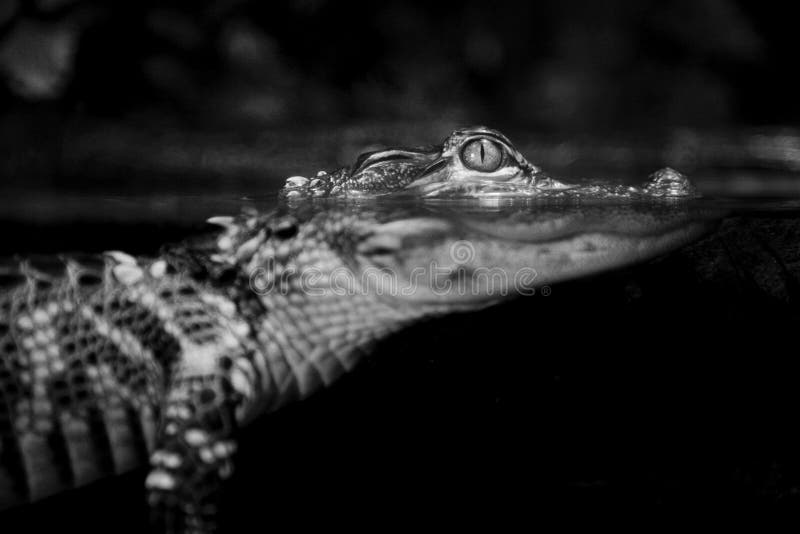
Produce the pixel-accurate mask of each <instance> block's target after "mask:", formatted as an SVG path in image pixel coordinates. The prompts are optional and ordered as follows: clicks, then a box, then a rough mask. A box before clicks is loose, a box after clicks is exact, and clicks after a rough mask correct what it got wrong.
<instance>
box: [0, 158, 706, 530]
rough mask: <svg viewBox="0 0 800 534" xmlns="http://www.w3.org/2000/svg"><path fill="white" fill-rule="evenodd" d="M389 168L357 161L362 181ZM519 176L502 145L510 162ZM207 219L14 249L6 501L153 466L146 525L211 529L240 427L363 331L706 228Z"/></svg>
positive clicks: (692, 221)
mask: <svg viewBox="0 0 800 534" xmlns="http://www.w3.org/2000/svg"><path fill="white" fill-rule="evenodd" d="M485 151H486V149H485V148H484V152H483V153H482V152H481V151H480V147H477V148H475V157H476V158H478V159H481V158H483V159H484V160H485V158H486V152H485ZM519 158H521V156H519ZM400 161H401V164H400V165H399V166H398V167H397V176H395V177H394V178H393V179H396V180H397V183H401V182H402V181H403V178H402V176H404V175H406V174H405V173H406V170H407V169H408V167H407V166H406V165H405V163H406V161H405V160H404V159H401V160H400ZM387 165H388V162H387V160H386V159H384V158H375V159H372V160H371V161H370V156H367V157H366V158H362V162H361V163H360V164H359V165H357V167H358V168H359V169H360V171H359V173H358V174H359V175H360V176H367V175H369V174H371V173H372V172H373V171H374V172H375V173H380V174H382V175H384V176H386V175H391V172H390V168H391V167H388V166H387ZM373 166H374V168H373ZM493 166H494V164H492V166H490V167H493ZM490 167H487V169H488V168H490ZM531 169H532V167H531V166H530V165H529V164H527V162H525V161H524V159H517V158H516V156H515V159H514V163H511V164H509V169H508V170H507V171H504V172H507V173H508V174H507V175H508V176H512V175H513V176H522V177H524V178H522V179H525V180H527V179H529V178H530V176H529V174H530V172H531ZM440 170H441V168H440ZM487 172H490V173H495V172H498V170H497V168H494V170H491V171H487ZM387 173H388V174H387ZM417 177H418V175H417ZM417 179H418V178H417ZM422 179H424V178H422ZM512 179H515V178H512ZM209 222H210V223H212V224H213V225H216V226H218V227H220V228H219V230H217V231H215V232H214V233H213V234H212V235H210V236H205V237H199V238H197V239H195V240H190V241H188V242H185V243H182V244H179V245H175V246H169V247H166V248H165V249H164V250H163V252H162V254H160V255H159V256H158V257H153V258H134V257H131V256H129V255H127V254H125V253H122V252H108V253H106V254H105V255H103V256H98V257H93V256H86V257H57V258H50V259H45V260H42V259H21V260H19V261H18V262H16V263H15V264H13V265H11V266H8V267H6V268H5V270H4V271H3V272H2V282H3V287H4V289H3V291H2V296H0V395H2V403H0V436H1V438H0V439H2V441H0V505H2V506H0V507H4V506H10V505H14V504H20V503H24V502H29V501H32V500H36V499H40V498H42V497H45V496H47V495H51V494H53V493H55V492H58V491H60V490H62V489H65V488H71V487H78V486H81V485H83V484H86V483H88V482H90V481H92V480H95V479H97V478H100V477H102V476H105V475H108V474H112V473H121V472H124V471H127V470H130V469H132V468H134V467H136V466H138V465H141V464H143V463H144V462H147V461H148V458H149V463H150V473H149V475H148V477H147V481H146V486H147V491H148V494H149V502H150V504H151V506H152V507H153V509H154V511H155V516H156V518H157V523H158V527H159V528H161V529H164V530H166V531H169V532H211V531H214V530H215V529H216V523H215V514H216V505H217V499H218V492H219V488H220V486H221V484H222V482H223V481H224V480H225V479H226V478H228V477H229V476H230V475H231V472H232V469H233V463H232V458H233V456H234V452H235V449H236V442H235V440H236V432H237V429H239V428H240V427H241V426H242V425H245V424H246V423H248V422H249V421H252V420H253V419H254V418H256V417H259V416H261V415H264V414H266V413H269V412H271V411H274V410H276V409H278V408H280V407H281V406H284V405H286V404H288V403H290V402H292V401H294V400H298V399H302V398H305V397H307V396H309V395H311V394H312V393H314V392H315V391H317V390H319V389H320V388H322V387H323V386H328V385H330V384H332V383H334V382H335V381H336V379H337V378H338V377H340V376H341V375H343V374H344V373H345V372H347V371H349V370H351V369H353V368H354V367H355V366H356V365H357V364H358V362H359V361H360V360H361V359H362V358H363V356H364V355H365V354H367V353H368V352H369V348H370V346H371V345H372V344H373V343H374V342H375V341H377V340H379V339H381V338H384V337H386V336H388V335H390V334H391V333H392V332H395V331H397V330H399V329H402V328H404V327H406V326H408V325H410V324H412V323H414V322H417V321H419V320H422V319H425V318H429V317H433V316H437V315H442V314H447V313H453V312H459V311H467V310H474V309H478V308H482V307H485V306H487V305H490V304H493V303H496V302H499V301H501V300H504V299H507V298H511V297H512V296H514V295H516V294H519V293H525V292H527V291H530V290H531V289H532V288H534V287H535V286H537V285H539V284H551V283H554V282H558V281H562V280H568V279H571V278H575V277H579V276H583V275H586V274H590V273H593V272H598V271H602V270H606V269H609V268H614V267H618V266H621V265H626V264H629V263H632V262H636V261H640V260H643V259H646V258H649V257H652V256H655V255H658V254H661V253H663V252H666V251H668V250H671V249H673V248H675V247H678V246H681V245H682V244H685V243H687V242H689V241H691V240H693V239H695V238H697V237H698V236H699V235H700V234H702V233H703V232H704V231H705V230H706V229H707V227H708V225H709V223H708V222H707V220H706V219H704V218H703V217H702V216H697V214H695V213H693V212H692V211H691V210H688V209H683V208H676V207H674V206H672V207H669V206H668V207H662V208H659V209H655V210H652V209H651V210H643V209H641V208H639V207H637V206H636V205H632V204H628V205H620V206H616V207H613V206H596V207H594V208H585V209H581V210H580V211H575V212H569V213H565V212H562V211H559V212H552V213H550V212H537V213H531V212H529V211H515V212H511V213H503V214H501V215H497V216H493V217H491V218H485V217H483V218H481V217H473V216H471V215H470V214H468V213H466V212H459V211H443V210H442V211H436V210H432V209H430V208H427V207H426V208H424V209H412V208H409V207H406V208H402V209H400V208H396V207H391V206H388V207H383V206H381V205H379V204H373V205H371V206H369V207H365V206H363V205H362V206H352V205H351V206H346V205H340V206H336V205H329V206H322V207H314V206H311V205H306V206H301V207H299V208H295V209H288V208H286V207H284V208H282V209H279V210H278V211H277V212H274V213H269V214H255V213H253V214H244V215H241V216H239V217H235V218H231V217H215V218H212V219H211V220H210V221H209Z"/></svg>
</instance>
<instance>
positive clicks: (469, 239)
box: [210, 203, 712, 391]
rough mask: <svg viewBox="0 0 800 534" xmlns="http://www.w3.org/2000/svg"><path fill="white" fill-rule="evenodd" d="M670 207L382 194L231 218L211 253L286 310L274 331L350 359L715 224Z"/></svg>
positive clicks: (648, 253) (652, 251)
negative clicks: (419, 200)
mask: <svg viewBox="0 0 800 534" xmlns="http://www.w3.org/2000/svg"><path fill="white" fill-rule="evenodd" d="M462 208H463V206H462ZM662 208H663V209H662ZM662 208H658V207H653V206H650V207H643V206H637V205H634V204H629V205H621V206H597V207H596V208H587V207H586V206H581V207H580V209H578V210H566V211H565V210H563V209H561V208H559V209H557V210H549V211H548V210H541V209H540V210H536V211H531V210H529V209H522V210H510V211H509V210H504V211H502V212H499V213H498V212H492V213H482V212H481V213H471V212H470V211H469V210H464V209H459V210H457V211H450V210H439V211H437V210H435V209H432V208H431V207H430V206H417V207H416V208H415V207H409V206H405V207H403V208H397V207H392V206H381V205H380V204H378V203H371V204H370V205H369V206H368V207H365V206H364V205H363V204H361V205H355V206H354V205H351V206H338V207H337V206H327V207H325V209H311V208H309V206H304V209H303V210H301V211H296V212H291V213H284V214H281V215H275V216H269V217H261V216H252V217H249V218H245V219H243V220H241V221H239V222H238V223H237V222H236V221H222V222H223V224H225V225H226V227H227V228H228V229H227V230H226V231H225V232H223V233H222V234H221V236H220V237H219V238H218V241H217V250H216V252H215V253H214V254H212V255H211V256H210V257H211V260H212V261H213V262H214V264H215V265H216V266H217V268H218V269H222V270H224V269H226V268H233V269H235V270H236V271H237V272H239V273H240V276H244V277H246V278H247V279H248V280H250V284H249V286H250V289H251V292H252V293H253V294H256V295H258V299H259V300H260V303H261V305H262V306H263V308H264V309H266V310H269V313H268V314H267V315H266V318H265V321H266V322H267V323H268V322H270V321H279V323H277V322H276V324H274V325H273V324H269V325H266V326H264V327H263V328H262V329H263V330H264V331H267V332H275V331H277V330H278V329H279V328H284V329H285V328H287V325H291V328H290V330H291V331H292V332H295V334H296V335H293V337H294V338H295V339H302V340H303V342H302V345H303V347H304V348H303V352H304V353H311V354H317V353H320V354H321V353H323V352H324V351H332V352H334V353H335V354H337V357H336V359H337V360H338V361H344V362H347V361H349V358H351V357H352V355H353V354H354V353H358V352H360V351H355V352H354V349H356V348H359V347H362V348H363V346H364V345H365V344H367V343H369V342H371V341H373V340H375V339H377V338H380V337H382V336H383V335H384V334H386V333H387V332H390V331H393V330H396V329H398V328H401V327H402V326H403V325H406V324H408V323H409V322H412V321H415V320H417V319H421V318H423V317H426V316H432V315H439V314H442V313H448V312H453V311H466V310H472V309H479V308H482V307H485V306H487V305H490V304H493V303H496V302H498V301H502V300H505V299H509V298H512V297H513V296H515V295H520V294H530V293H532V292H534V291H535V290H536V288H537V287H539V286H541V285H542V284H553V283H556V282H561V281H565V280H570V279H573V278H577V277H582V276H585V275H589V274H592V273H597V272H601V271H604V270H608V269H612V268H615V267H620V266H624V265H628V264H631V263H634V262H638V261H642V260H645V259H648V258H651V257H653V256H656V255H659V254H663V253H665V252H668V251H670V250H672V249H674V248H676V247H679V246H681V245H684V244H686V243H688V242H690V241H692V240H694V239H696V238H698V237H699V236H700V235H701V234H702V233H703V232H704V231H706V230H707V229H708V228H709V227H710V226H711V224H712V223H711V221H710V219H709V217H708V216H707V214H705V213H703V212H702V211H694V210H692V209H689V208H688V207H683V208H681V209H675V208H674V206H673V207H670V206H666V205H665V206H663V207H662ZM217 222H219V221H217ZM279 324H280V326H279ZM319 345H322V346H319ZM282 350H283V351H284V352H285V351H292V350H298V351H299V350H300V349H298V348H296V347H284V348H282ZM346 366H347V364H345V367H346ZM325 381H326V382H327V380H325ZM312 389H313V388H312V387H310V386H308V387H307V388H301V391H304V390H305V391H311V390H312Z"/></svg>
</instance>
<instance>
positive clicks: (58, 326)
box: [0, 256, 179, 508]
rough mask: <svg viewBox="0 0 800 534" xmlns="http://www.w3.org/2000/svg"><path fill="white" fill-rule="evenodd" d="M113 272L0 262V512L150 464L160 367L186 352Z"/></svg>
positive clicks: (52, 260) (74, 261) (91, 266)
mask: <svg viewBox="0 0 800 534" xmlns="http://www.w3.org/2000/svg"><path fill="white" fill-rule="evenodd" d="M116 263H117V262H115V261H114V260H113V259H112V258H109V257H103V256H86V257H69V258H67V257H47V258H34V259H25V260H18V261H9V262H4V263H3V264H2V265H0V284H2V286H0V508H4V507H7V506H10V505H14V504H18V503H23V502H26V501H30V500H35V499H38V498H41V497H44V496H47V495H50V494H53V493H55V492H57V491H60V490H62V489H65V488H71V487H76V486H80V485H82V484H85V483H87V482H90V481H92V480H95V479H97V478H100V477H102V476H105V475H108V474H113V473H121V472H124V471H127V470H130V469H131V468H133V467H136V466H138V465H142V464H143V463H144V462H146V458H147V453H148V450H150V449H152V447H153V442H154V436H155V432H156V421H157V420H158V406H159V404H160V399H161V397H162V395H163V383H164V370H163V369H164V368H163V366H162V364H163V358H165V357H166V358H170V357H174V356H175V355H177V354H178V350H179V348H178V346H177V343H176V341H175V339H174V338H173V337H172V336H170V335H169V334H167V333H166V332H165V331H164V329H163V327H162V325H161V322H160V321H159V319H158V317H157V314H155V313H154V312H153V310H151V309H147V308H146V307H144V306H142V305H141V303H139V302H136V301H134V300H132V299H131V298H130V295H129V294H128V292H126V291H125V286H124V284H121V283H120V282H119V281H118V280H117V278H116V277H115V275H114V274H113V269H114V268H115V264H116ZM155 355H159V357H161V358H162V360H161V361H159V360H158V359H157V358H156V357H155Z"/></svg>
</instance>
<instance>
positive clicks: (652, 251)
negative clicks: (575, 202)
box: [358, 215, 711, 308]
mask: <svg viewBox="0 0 800 534" xmlns="http://www.w3.org/2000/svg"><path fill="white" fill-rule="evenodd" d="M629 216H630V215H629ZM641 219H642V223H645V222H646V223H647V224H648V226H647V230H648V231H647V232H641V231H637V230H639V228H638V227H637V226H636V225H632V226H631V220H628V219H624V218H623V219H622V220H624V221H625V222H626V223H627V225H623V224H619V223H618V222H619V221H618V222H617V223H616V224H615V223H613V222H606V224H605V225H604V224H602V221H597V220H591V222H592V223H593V224H591V225H590V226H585V227H581V226H580V225H579V224H573V225H572V226H571V227H569V230H570V231H569V232H565V231H563V230H564V229H563V228H561V229H560V230H559V231H555V232H552V231H551V232H547V231H543V230H542V227H541V226H536V225H531V226H529V227H528V229H529V230H530V231H529V232H525V231H524V229H521V228H520V227H519V226H517V227H516V228H515V229H514V231H508V232H504V231H502V223H495V224H494V225H480V224H478V225H474V224H473V225H470V224H469V223H464V222H463V221H458V220H446V219H441V218H426V217H419V218H408V219H401V220H394V221H392V222H390V223H386V224H382V225H379V226H377V227H376V228H375V229H374V230H373V232H372V233H371V235H370V237H369V238H368V239H366V240H364V241H363V242H362V243H361V245H360V247H359V250H358V255H359V259H360V260H361V261H360V264H361V267H362V270H361V272H362V273H364V272H373V273H377V272H380V273H383V275H385V276H382V277H375V278H374V279H372V280H369V281H368V283H369V284H370V285H371V289H372V290H373V291H376V292H377V293H379V294H380V295H382V296H384V297H387V298H395V299H398V300H401V301H407V302H413V303H417V304H439V305H446V306H450V307H453V306H465V307H467V308H470V307H473V308H474V307H481V306H482V305H485V304H489V303H492V302H496V301H497V300H499V299H503V298H506V297H510V296H513V295H516V294H531V293H533V292H535V288H536V287H540V286H541V285H544V284H553V283H557V282H561V281H567V280H571V279H574V278H578V277H581V276H586V275H590V274H594V273H599V272H603V271H607V270H610V269H614V268H618V267H623V266H626V265H630V264H633V263H637V262H640V261H644V260H647V259H649V258H652V257H655V256H658V255H661V254H664V253H666V252H669V251H671V250H674V249H676V248H678V247H680V246H683V245H685V244H688V243H690V242H692V241H694V240H695V239H697V238H699V237H700V236H702V235H703V234H704V233H705V232H706V231H708V230H709V228H710V227H711V224H710V223H709V222H708V221H707V220H702V219H700V220H694V219H690V218H688V217H687V218H685V219H684V220H674V219H671V218H665V219H664V220H663V221H662V223H661V224H657V222H656V221H655V220H654V219H652V218H651V217H647V216H644V215H642V216H641ZM584 222H588V221H584Z"/></svg>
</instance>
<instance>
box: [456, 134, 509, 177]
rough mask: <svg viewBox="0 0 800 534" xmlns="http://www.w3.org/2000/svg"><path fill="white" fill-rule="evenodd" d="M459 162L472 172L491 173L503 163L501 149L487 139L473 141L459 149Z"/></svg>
mask: <svg viewBox="0 0 800 534" xmlns="http://www.w3.org/2000/svg"><path fill="white" fill-rule="evenodd" d="M461 161H462V162H463V163H464V166H465V167H467V168H468V169H472V170H473V171H480V172H493V171H496V170H497V169H499V168H500V165H501V164H502V163H503V149H502V148H501V147H500V146H499V145H498V144H497V143H494V142H492V141H489V140H488V139H475V140H474V141H470V142H469V143H467V144H466V145H464V148H463V149H461Z"/></svg>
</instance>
